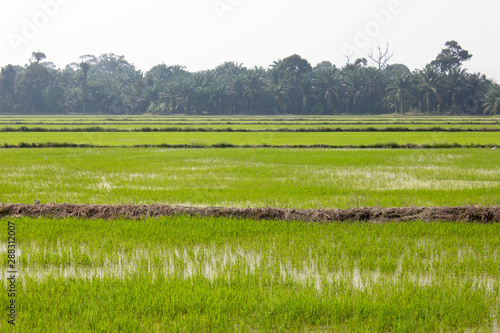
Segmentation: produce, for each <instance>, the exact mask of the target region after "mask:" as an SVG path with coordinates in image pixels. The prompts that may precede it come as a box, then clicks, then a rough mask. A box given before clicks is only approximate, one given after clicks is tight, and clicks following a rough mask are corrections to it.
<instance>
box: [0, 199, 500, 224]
mask: <svg viewBox="0 0 500 333" xmlns="http://www.w3.org/2000/svg"><path fill="white" fill-rule="evenodd" d="M176 215H188V216H194V217H223V218H236V219H252V220H281V221H304V222H313V223H328V222H343V221H352V222H354V221H359V222H378V223H383V222H404V221H417V220H418V221H425V222H469V223H499V222H500V207H482V206H466V207H403V208H379V207H373V208H352V209H345V210H342V209H285V208H225V207H186V206H168V205H88V204H54V203H50V204H42V205H27V204H0V218H5V217H31V218H37V217H46V218H67V217H76V218H82V219H104V220H114V219H121V218H125V219H142V218H159V217H166V216H176Z"/></svg>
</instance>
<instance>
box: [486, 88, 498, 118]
mask: <svg viewBox="0 0 500 333" xmlns="http://www.w3.org/2000/svg"><path fill="white" fill-rule="evenodd" d="M483 107H484V111H483V114H489V115H490V116H493V115H496V114H500V87H498V86H497V89H496V90H493V93H491V94H490V96H489V98H488V101H487V102H486V103H484V105H483Z"/></svg>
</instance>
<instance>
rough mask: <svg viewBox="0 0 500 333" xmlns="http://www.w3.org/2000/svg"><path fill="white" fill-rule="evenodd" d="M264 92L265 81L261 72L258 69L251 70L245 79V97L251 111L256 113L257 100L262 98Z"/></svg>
mask: <svg viewBox="0 0 500 333" xmlns="http://www.w3.org/2000/svg"><path fill="white" fill-rule="evenodd" d="M264 92H265V83H264V78H263V77H262V74H261V72H259V71H256V70H252V71H250V72H249V73H248V74H247V75H246V76H245V77H244V80H243V98H244V99H245V101H246V104H247V109H248V111H249V112H250V113H254V111H255V105H256V101H257V100H258V99H259V98H261V96H262V95H263V94H264Z"/></svg>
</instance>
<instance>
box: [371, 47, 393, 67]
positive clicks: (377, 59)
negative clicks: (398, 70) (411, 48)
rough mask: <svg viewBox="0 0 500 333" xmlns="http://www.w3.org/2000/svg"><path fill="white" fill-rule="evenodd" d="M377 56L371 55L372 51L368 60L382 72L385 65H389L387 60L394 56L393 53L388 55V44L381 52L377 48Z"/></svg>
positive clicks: (379, 48)
mask: <svg viewBox="0 0 500 333" xmlns="http://www.w3.org/2000/svg"><path fill="white" fill-rule="evenodd" d="M377 49H378V54H377V55H375V54H374V53H373V50H371V51H370V53H369V54H368V58H370V60H371V61H373V62H374V63H375V64H377V66H378V69H380V70H382V69H385V68H386V67H387V64H388V63H389V60H391V58H392V57H393V56H394V53H391V54H390V55H389V43H387V45H386V46H385V50H384V51H382V48H381V47H380V46H379V47H378V48H377Z"/></svg>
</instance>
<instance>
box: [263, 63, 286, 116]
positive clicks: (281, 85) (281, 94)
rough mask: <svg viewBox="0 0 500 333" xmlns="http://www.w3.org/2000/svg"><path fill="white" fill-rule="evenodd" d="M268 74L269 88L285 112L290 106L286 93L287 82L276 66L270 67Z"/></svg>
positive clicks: (276, 102)
mask: <svg viewBox="0 0 500 333" xmlns="http://www.w3.org/2000/svg"><path fill="white" fill-rule="evenodd" d="M266 74H267V89H268V91H269V93H270V95H271V97H272V99H273V102H274V104H275V105H276V107H277V108H278V110H279V111H280V113H281V114H284V113H286V111H287V108H288V105H287V95H286V91H287V83H286V82H285V80H283V78H282V77H281V75H280V72H279V70H278V69H277V68H276V67H274V68H271V69H269V70H268V71H267V72H266Z"/></svg>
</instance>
